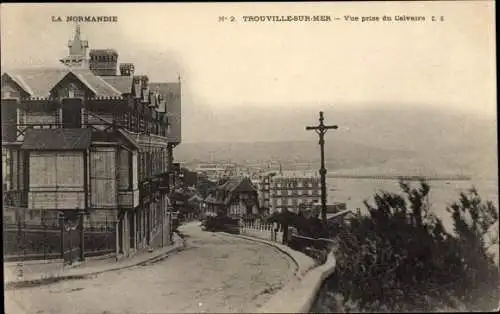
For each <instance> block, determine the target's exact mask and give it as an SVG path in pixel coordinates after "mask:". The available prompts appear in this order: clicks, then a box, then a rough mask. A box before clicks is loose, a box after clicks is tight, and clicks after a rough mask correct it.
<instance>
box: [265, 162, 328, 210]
mask: <svg viewBox="0 0 500 314" xmlns="http://www.w3.org/2000/svg"><path fill="white" fill-rule="evenodd" d="M320 199H321V180H320V178H319V176H318V175H317V174H315V173H307V172H297V171H281V172H270V173H266V174H263V175H262V176H261V183H260V184H259V201H260V202H261V204H262V206H263V207H266V206H269V208H270V211H271V212H281V211H283V210H290V211H293V212H298V211H299V210H300V209H301V208H304V209H307V208H309V209H310V208H311V207H312V205H313V204H314V203H317V202H319V201H320Z"/></svg>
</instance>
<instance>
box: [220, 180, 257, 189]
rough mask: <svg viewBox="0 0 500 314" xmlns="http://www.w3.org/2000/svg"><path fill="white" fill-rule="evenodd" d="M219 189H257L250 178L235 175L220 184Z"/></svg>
mask: <svg viewBox="0 0 500 314" xmlns="http://www.w3.org/2000/svg"><path fill="white" fill-rule="evenodd" d="M218 189H219V190H226V191H228V192H252V191H257V189H256V188H255V186H254V185H253V184H252V181H250V179H249V178H240V177H233V178H229V179H227V181H226V182H224V183H223V184H221V185H219V186H218Z"/></svg>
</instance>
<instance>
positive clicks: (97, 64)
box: [89, 49, 118, 76]
mask: <svg viewBox="0 0 500 314" xmlns="http://www.w3.org/2000/svg"><path fill="white" fill-rule="evenodd" d="M89 56H90V62H89V68H90V70H91V71H92V72H94V74H95V75H99V76H115V75H116V70H117V63H118V53H117V52H116V51H115V50H113V49H93V50H90V53H89Z"/></svg>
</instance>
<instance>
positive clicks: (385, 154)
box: [175, 107, 498, 178]
mask: <svg viewBox="0 0 500 314" xmlns="http://www.w3.org/2000/svg"><path fill="white" fill-rule="evenodd" d="M275 114H276V115H275ZM325 115H326V117H327V121H328V120H333V121H335V122H336V121H340V122H341V124H339V126H340V128H339V129H338V130H336V131H334V132H331V133H328V134H327V136H326V137H325V141H326V147H325V156H326V164H327V168H328V171H329V173H338V174H344V175H377V174H378V175H380V174H392V175H427V176H439V175H442V176H450V175H470V176H473V177H486V178H491V177H496V176H497V173H498V171H497V169H498V164H497V139H496V121H495V120H494V118H487V117H482V116H475V115H472V114H466V113H461V112H447V111H442V110H438V109H433V108H428V107H427V108H414V109H412V110H408V109H401V108H397V107H384V108H381V109H370V110H358V109H356V110H355V109H351V110H343V111H341V110H329V111H328V110H325ZM276 116H279V120H277V121H275V123H272V120H273V119H274V117H276ZM214 119H215V120H214V121H213V122H210V119H208V120H207V121H206V123H205V125H206V126H205V127H206V128H208V129H209V130H210V131H209V132H204V133H203V134H204V138H206V142H203V141H200V142H201V143H182V144H181V145H179V146H178V147H177V148H176V150H175V158H176V159H177V160H179V161H182V162H187V163H197V162H201V161H211V160H228V161H232V162H235V163H239V164H246V165H248V164H262V165H268V164H269V163H270V162H271V161H273V162H274V163H281V164H282V166H283V168H285V169H296V170H302V169H311V168H318V167H319V145H318V136H317V135H316V134H314V133H313V132H306V131H305V130H304V126H305V125H307V123H308V122H307V121H309V122H311V124H312V123H314V117H313V114H312V113H311V112H310V110H307V108H303V109H298V110H293V111H292V110H290V111H285V110H281V111H280V110H278V109H276V108H268V109H266V110H265V111H262V112H260V111H258V110H256V109H254V108H249V109H248V110H247V111H246V112H243V113H240V114H236V113H232V111H231V110H229V111H225V112H224V113H221V114H220V115H217V116H216V117H215V118H214ZM255 121H258V123H255ZM340 122H339V123H340ZM187 127H189V124H184V128H187ZM228 130H230V131H229V132H228ZM203 131H204V128H203V129H202V128H197V127H193V128H190V129H189V132H186V133H193V132H203ZM266 133H267V136H266ZM216 138H217V139H216ZM252 138H254V139H257V140H255V142H252ZM261 138H266V140H267V142H266V141H263V140H259V139H261ZM240 141H243V142H240ZM271 141H272V142H271Z"/></svg>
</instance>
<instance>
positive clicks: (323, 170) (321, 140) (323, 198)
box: [306, 111, 338, 224]
mask: <svg viewBox="0 0 500 314" xmlns="http://www.w3.org/2000/svg"><path fill="white" fill-rule="evenodd" d="M324 120H325V118H324V117H323V111H320V112H319V125H317V126H306V130H307V131H310V130H314V131H316V133H317V134H318V135H319V147H320V148H321V168H320V169H319V174H320V176H321V219H322V220H323V223H324V224H326V168H325V138H324V137H325V134H326V132H327V131H328V130H330V129H332V130H336V129H337V128H338V126H336V125H325V124H324Z"/></svg>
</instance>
